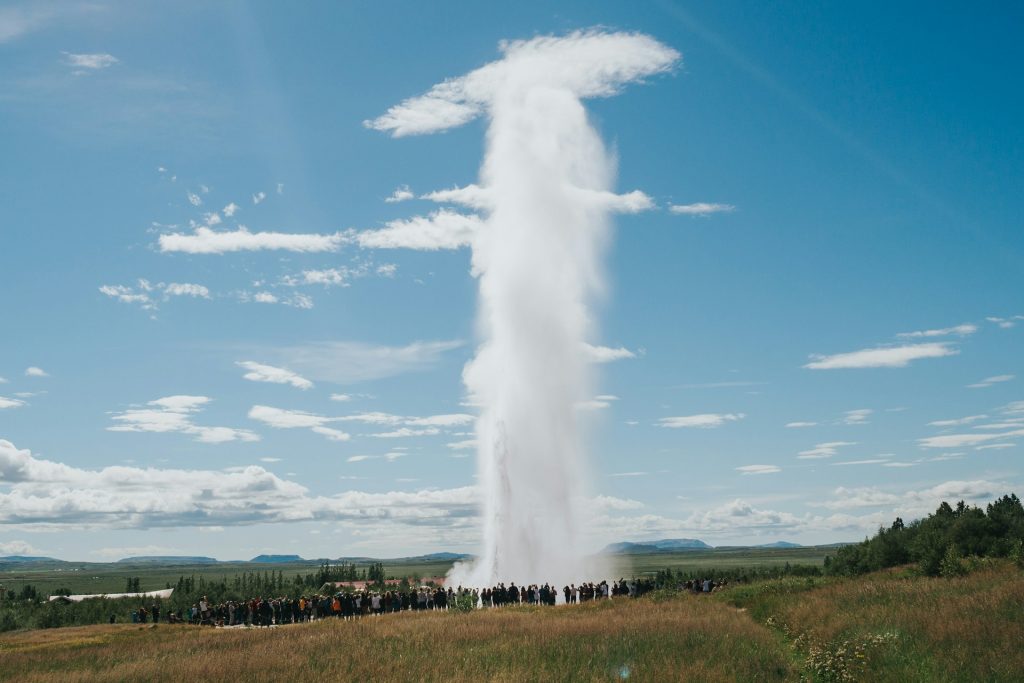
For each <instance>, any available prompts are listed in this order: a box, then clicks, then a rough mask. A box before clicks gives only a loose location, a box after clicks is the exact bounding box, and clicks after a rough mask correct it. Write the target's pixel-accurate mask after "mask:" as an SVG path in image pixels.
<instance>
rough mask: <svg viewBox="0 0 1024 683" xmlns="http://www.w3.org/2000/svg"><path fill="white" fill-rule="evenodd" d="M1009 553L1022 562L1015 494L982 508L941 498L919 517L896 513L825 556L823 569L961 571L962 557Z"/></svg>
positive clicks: (1020, 511)
mask: <svg viewBox="0 0 1024 683" xmlns="http://www.w3.org/2000/svg"><path fill="white" fill-rule="evenodd" d="M967 557H1010V558H1013V559H1014V560H1015V561H1017V562H1018V563H1024V507H1022V506H1021V502H1020V499H1019V498H1018V497H1017V496H1016V494H1013V493H1011V494H1009V495H1005V496H1003V497H1002V498H999V499H997V500H995V501H993V502H991V503H989V504H988V505H987V506H986V507H985V509H984V510H983V509H981V508H979V507H977V506H969V505H967V504H966V503H964V501H960V502H959V503H957V504H956V506H955V507H954V506H952V505H950V504H949V503H947V502H945V501H943V503H942V504H941V505H940V506H939V507H938V509H937V510H936V511H935V512H934V513H932V514H930V515H928V516H927V517H925V518H923V519H919V520H916V521H913V522H911V523H910V524H904V523H903V520H902V519H900V518H899V517H897V518H896V519H895V521H893V523H892V525H891V526H890V527H889V528H888V529H886V528H884V527H879V529H878V533H876V534H875V535H874V536H872V537H871V538H867V539H864V540H863V541H862V542H860V543H857V544H854V545H848V546H843V547H841V548H839V549H837V550H836V553H835V555H833V556H830V557H826V558H825V573H826V574H833V575H840V576H852V575H855V574H864V573H866V572H873V571H877V570H879V569H886V568H888V567H896V566H899V565H904V564H910V563H916V564H917V566H918V567H919V568H920V570H921V572H922V573H924V574H926V575H928V576H940V575H946V576H950V575H955V574H958V573H962V572H963V562H962V559H963V558H967Z"/></svg>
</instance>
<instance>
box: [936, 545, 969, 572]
mask: <svg viewBox="0 0 1024 683" xmlns="http://www.w3.org/2000/svg"><path fill="white" fill-rule="evenodd" d="M966 573H967V568H966V567H964V563H963V560H961V559H960V553H959V552H958V551H957V549H956V546H955V545H953V544H952V543H950V544H949V547H948V548H946V554H945V555H943V556H942V560H941V561H940V562H939V575H940V576H943V577H945V578H947V579H951V578H955V577H957V576H963V575H964V574H966Z"/></svg>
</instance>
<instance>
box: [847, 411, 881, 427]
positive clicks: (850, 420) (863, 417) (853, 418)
mask: <svg viewBox="0 0 1024 683" xmlns="http://www.w3.org/2000/svg"><path fill="white" fill-rule="evenodd" d="M873 412H875V411H874V410H872V409H871V408H858V409H857V410H847V411H846V412H845V413H843V424H845V425H866V424H868V418H869V417H870V416H871V414H872V413H873Z"/></svg>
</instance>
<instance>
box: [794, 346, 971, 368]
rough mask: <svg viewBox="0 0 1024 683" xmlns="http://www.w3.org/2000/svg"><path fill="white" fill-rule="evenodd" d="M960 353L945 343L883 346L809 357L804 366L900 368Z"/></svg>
mask: <svg viewBox="0 0 1024 683" xmlns="http://www.w3.org/2000/svg"><path fill="white" fill-rule="evenodd" d="M958 353H960V352H959V351H958V350H957V349H954V348H951V347H950V345H949V344H948V343H947V342H933V343H928V344H908V345H905V346H884V347H879V348H874V349H861V350H860V351H851V352H849V353H837V354H835V355H832V356H821V355H811V359H812V360H811V362H810V363H808V364H806V365H804V367H805V368H809V369H811V370H835V369H840V368H902V367H906V366H907V364H908V363H910V362H911V361H915V360H918V359H921V358H941V357H943V356H955V355H956V354H958Z"/></svg>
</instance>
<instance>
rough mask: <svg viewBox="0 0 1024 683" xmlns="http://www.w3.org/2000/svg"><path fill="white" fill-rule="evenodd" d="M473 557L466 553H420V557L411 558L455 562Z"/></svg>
mask: <svg viewBox="0 0 1024 683" xmlns="http://www.w3.org/2000/svg"><path fill="white" fill-rule="evenodd" d="M471 557H473V556H472V555H467V554H465V553H430V554H429V555H420V556H419V557H410V558H408V559H410V560H427V561H431V560H433V561H436V562H455V561H458V560H467V559H469V558H471Z"/></svg>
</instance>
